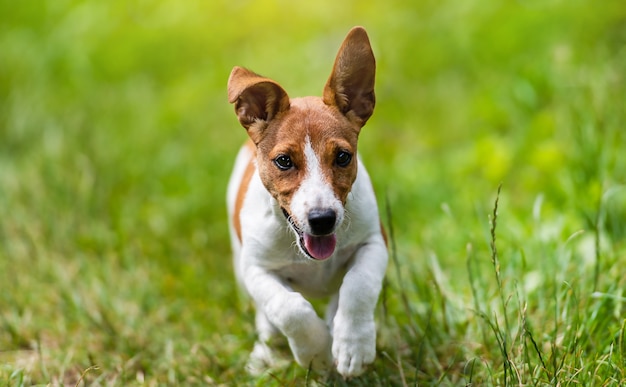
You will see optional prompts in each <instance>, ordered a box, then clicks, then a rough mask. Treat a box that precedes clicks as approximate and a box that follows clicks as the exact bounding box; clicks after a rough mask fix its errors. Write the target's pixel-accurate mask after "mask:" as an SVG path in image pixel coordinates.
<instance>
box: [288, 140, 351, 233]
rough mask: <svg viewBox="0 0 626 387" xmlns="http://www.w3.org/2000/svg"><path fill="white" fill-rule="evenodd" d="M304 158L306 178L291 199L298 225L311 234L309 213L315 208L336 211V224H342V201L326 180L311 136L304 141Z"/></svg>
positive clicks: (292, 213)
mask: <svg viewBox="0 0 626 387" xmlns="http://www.w3.org/2000/svg"><path fill="white" fill-rule="evenodd" d="M304 158H305V164H306V176H305V177H304V179H303V181H302V184H301V185H300V187H299V188H298V190H297V191H296V192H295V193H294V195H293V198H292V199H291V215H292V216H293V217H294V218H295V222H296V224H298V226H299V227H300V228H302V229H303V231H305V232H308V233H311V231H310V230H309V223H308V221H307V218H308V214H309V211H310V210H312V209H314V208H325V209H332V210H334V211H335V214H337V219H336V220H335V224H336V225H339V224H341V222H342V220H343V206H342V205H341V200H339V198H337V197H336V196H335V193H334V192H333V190H332V187H331V186H330V185H329V183H328V182H327V181H326V180H324V174H323V172H322V168H321V165H320V161H319V159H318V157H317V154H315V152H314V151H313V147H312V146H311V139H310V138H309V136H306V138H305V140H304Z"/></svg>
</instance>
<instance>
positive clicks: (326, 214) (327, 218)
mask: <svg viewBox="0 0 626 387" xmlns="http://www.w3.org/2000/svg"><path fill="white" fill-rule="evenodd" d="M335 220H337V214H335V211H334V210H331V209H325V208H315V209H312V210H311V211H310V212H309V226H310V227H311V234H313V235H328V234H330V233H331V232H333V229H334V227H335Z"/></svg>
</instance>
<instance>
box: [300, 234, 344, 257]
mask: <svg viewBox="0 0 626 387" xmlns="http://www.w3.org/2000/svg"><path fill="white" fill-rule="evenodd" d="M336 244H337V238H336V237H335V234H331V235H325V236H313V235H309V234H307V233H305V234H304V247H306V249H307V251H308V252H309V254H311V256H312V257H313V258H315V259H319V260H324V259H326V258H328V257H330V256H331V255H333V253H334V252H335V245H336Z"/></svg>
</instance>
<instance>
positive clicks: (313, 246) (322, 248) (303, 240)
mask: <svg viewBox="0 0 626 387" xmlns="http://www.w3.org/2000/svg"><path fill="white" fill-rule="evenodd" d="M281 210H282V211H283V215H285V219H287V222H288V223H289V225H290V226H291V228H292V229H293V230H294V231H295V233H296V235H297V237H298V238H297V239H298V247H299V248H300V250H301V251H302V252H303V253H304V254H305V255H306V256H308V257H309V258H312V259H314V260H318V261H323V260H325V259H327V258H329V257H330V256H331V255H333V253H334V252H335V247H336V246H337V237H336V236H335V234H334V233H332V234H328V235H311V234H309V233H306V232H304V231H302V229H300V227H298V225H297V224H296V223H295V222H294V220H293V218H292V217H291V215H289V213H288V212H287V210H285V209H284V208H282V207H281Z"/></svg>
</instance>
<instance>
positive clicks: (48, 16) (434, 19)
mask: <svg viewBox="0 0 626 387" xmlns="http://www.w3.org/2000/svg"><path fill="white" fill-rule="evenodd" d="M413 3H418V2H413V1H401V0H398V1H391V2H389V1H388V2H380V3H378V4H377V3H376V2H374V3H368V4H365V3H364V2H360V1H343V2H340V1H332V2H330V1H328V2H326V1H320V2H308V3H302V4H298V5H293V4H291V3H288V2H275V1H269V0H267V1H257V2H218V1H212V2H210V1H189V2H175V1H162V2H145V1H109V2H95V1H94V2H81V1H23V2H17V3H16V2H9V1H3V0H0V381H1V383H0V384H1V385H8V386H21V385H31V384H44V385H45V384H52V385H56V384H67V385H135V384H142V383H144V384H147V385H177V384H181V385H193V384H226V385H232V384H251V385H266V384H274V385H302V384H311V385H315V384H321V385H325V384H328V385H344V384H349V385H403V384H406V385H417V384H419V385H474V386H476V385H511V386H513V385H558V386H575V385H585V386H588V385H596V386H605V385H616V386H617V385H624V384H626V317H625V316H626V311H625V308H626V294H624V289H625V288H626V273H625V269H624V267H626V156H625V155H626V98H624V96H625V94H624V91H625V90H626V80H625V76H626V5H624V4H623V1H618V0H607V1H604V2H601V4H600V3H597V2H591V1H581V0H574V1H565V0H562V1H557V0H554V1H552V0H551V1H534V0H529V1H519V2H513V1H508V2H497V1H475V0H470V1H457V2H452V1H443V2H437V1H424V2H419V3H418V4H413ZM353 25H364V26H365V27H366V28H367V29H368V31H369V34H370V39H371V41H372V44H373V47H374V52H375V54H376V56H377V60H378V73H377V100H378V104H377V108H376V111H375V113H374V116H373V117H372V119H371V120H370V122H368V124H367V126H366V127H365V128H364V130H363V132H362V135H361V140H360V141H361V142H360V151H361V155H362V157H363V159H364V161H365V162H366V163H367V165H368V169H369V172H370V174H371V175H372V178H373V179H374V183H375V186H376V189H377V191H378V193H379V199H380V201H379V204H380V208H381V214H382V215H383V218H384V222H385V224H386V225H387V228H388V230H389V231H390V234H391V235H392V237H393V238H392V243H391V245H390V249H391V251H392V255H393V259H392V260H391V262H390V266H389V268H388V272H387V278H386V286H385V289H384V292H383V294H382V295H381V300H380V303H379V308H378V309H377V321H378V327H379V337H378V356H377V360H376V362H375V363H374V365H373V366H372V367H371V368H370V370H369V372H368V373H367V374H365V375H364V376H363V377H360V378H356V379H354V380H351V381H348V382H346V381H343V380H342V379H341V378H340V377H339V376H337V375H336V374H331V375H330V376H329V377H328V378H327V379H325V378H321V377H319V376H318V375H315V374H309V373H308V372H307V370H305V369H302V368H301V367H298V366H296V365H295V364H293V363H291V364H288V365H286V366H285V367H283V368H279V369H276V370H273V371H272V372H271V373H268V374H266V375H264V376H262V377H260V378H253V377H250V376H248V375H246V374H245V373H244V371H243V368H244V365H245V362H246V358H247V355H248V352H249V351H250V350H251V348H252V344H253V342H254V338H255V337H254V328H253V315H254V314H253V313H254V312H253V310H252V308H251V306H250V305H249V303H248V302H246V301H245V300H242V299H240V297H238V294H237V286H236V285H235V282H234V279H233V275H232V270H231V267H230V263H231V257H230V252H229V241H228V233H227V227H226V211H225V200H224V196H225V188H226V183H227V179H228V175H229V173H230V168H231V165H232V162H233V160H234V156H235V154H236V152H237V149H238V146H239V145H240V144H241V143H242V142H243V141H244V140H245V137H246V135H245V131H244V130H243V129H242V128H241V127H240V126H239V124H238V123H237V120H236V117H235V115H234V114H233V110H232V106H230V105H229V104H228V103H227V100H226V90H225V88H226V79H227V77H228V74H229V72H230V69H231V68H232V66H234V65H243V66H247V67H250V68H252V69H253V70H255V71H257V72H260V73H261V74H264V75H266V76H269V77H272V78H274V79H276V80H277V81H279V82H280V83H281V84H282V85H283V86H284V87H285V88H286V90H287V91H288V92H289V93H290V94H291V95H293V96H297V95H308V94H316V95H319V94H320V92H321V89H322V86H323V84H324V82H325V80H326V78H327V76H328V74H329V72H330V68H331V65H332V61H333V59H334V55H335V53H336V50H337V49H338V47H339V44H340V43H341V41H342V39H343V37H344V35H345V33H346V32H347V31H348V29H349V28H350V27H352V26H353ZM499 187H501V188H499ZM496 208H497V210H496Z"/></svg>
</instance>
